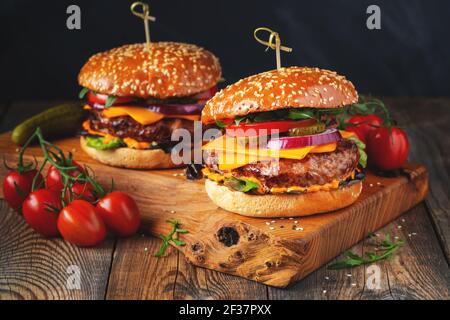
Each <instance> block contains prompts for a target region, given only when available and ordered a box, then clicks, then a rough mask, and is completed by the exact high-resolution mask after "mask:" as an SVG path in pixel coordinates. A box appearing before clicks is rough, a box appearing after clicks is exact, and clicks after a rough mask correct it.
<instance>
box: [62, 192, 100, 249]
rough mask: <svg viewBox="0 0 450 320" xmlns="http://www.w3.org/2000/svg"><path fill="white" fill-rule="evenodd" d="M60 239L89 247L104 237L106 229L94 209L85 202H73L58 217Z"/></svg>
mask: <svg viewBox="0 0 450 320" xmlns="http://www.w3.org/2000/svg"><path fill="white" fill-rule="evenodd" d="M58 230H59V232H60V233H61V235H62V237H63V238H64V239H65V240H67V241H69V242H70V243H73V244H75V245H77V246H83V247H91V246H95V245H97V244H99V243H100V242H101V241H103V239H104V238H105V236H106V227H105V224H104V223H103V220H102V218H101V217H100V215H99V213H98V212H97V210H96V209H95V207H94V206H93V205H92V204H90V203H89V202H87V201H85V200H74V201H72V202H71V203H70V204H69V205H68V206H67V207H65V208H63V209H62V210H61V212H60V214H59V217H58Z"/></svg>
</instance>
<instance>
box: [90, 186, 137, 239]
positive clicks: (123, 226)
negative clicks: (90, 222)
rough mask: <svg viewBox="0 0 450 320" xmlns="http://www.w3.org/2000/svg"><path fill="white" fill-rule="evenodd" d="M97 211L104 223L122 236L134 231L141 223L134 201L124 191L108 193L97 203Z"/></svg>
mask: <svg viewBox="0 0 450 320" xmlns="http://www.w3.org/2000/svg"><path fill="white" fill-rule="evenodd" d="M97 211H98V213H100V215H101V216H102V218H103V221H105V223H106V225H107V226H108V227H109V228H110V229H111V230H112V231H113V232H114V233H116V234H118V235H119V236H122V237H126V236H130V235H132V234H134V233H136V231H137V230H138V229H139V225H140V224H141V215H140V213H139V208H138V206H137V204H136V202H135V201H134V200H133V198H131V197H130V196H129V195H128V194H126V193H124V192H120V191H114V192H111V193H108V194H107V195H106V196H105V197H103V198H101V199H100V200H99V202H98V203H97Z"/></svg>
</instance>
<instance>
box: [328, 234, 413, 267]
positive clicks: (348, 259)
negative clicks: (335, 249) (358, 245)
mask: <svg viewBox="0 0 450 320" xmlns="http://www.w3.org/2000/svg"><path fill="white" fill-rule="evenodd" d="M404 243H405V242H404V241H403V240H398V241H395V242H391V236H390V235H389V234H387V235H386V236H385V238H384V240H383V241H382V242H381V243H378V244H377V245H376V246H377V248H376V251H377V252H381V253H382V254H377V253H376V252H372V251H369V252H366V253H365V257H366V258H365V257H361V256H360V255H358V254H356V253H354V252H352V251H347V252H346V253H345V254H344V255H345V259H343V260H340V261H337V262H335V263H332V264H331V265H329V266H328V269H332V270H336V269H345V268H353V267H356V266H361V265H365V264H371V263H374V262H377V261H380V260H383V259H386V258H389V257H390V256H392V254H393V253H394V252H395V251H397V250H398V249H399V248H400V247H401V246H402V245H403V244H404Z"/></svg>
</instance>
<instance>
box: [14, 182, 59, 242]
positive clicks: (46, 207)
mask: <svg viewBox="0 0 450 320" xmlns="http://www.w3.org/2000/svg"><path fill="white" fill-rule="evenodd" d="M59 210H61V200H60V198H59V196H58V195H57V194H56V193H55V192H52V191H50V190H48V189H40V190H36V191H33V192H32V193H30V195H29V196H28V197H27V198H26V199H25V201H24V202H23V208H22V212H23V217H24V218H25V221H26V222H27V223H28V224H29V225H30V226H31V227H32V228H33V229H34V230H36V231H37V232H39V233H40V234H42V235H43V236H46V237H55V236H57V235H58V234H59V233H58V228H57V221H58V213H59Z"/></svg>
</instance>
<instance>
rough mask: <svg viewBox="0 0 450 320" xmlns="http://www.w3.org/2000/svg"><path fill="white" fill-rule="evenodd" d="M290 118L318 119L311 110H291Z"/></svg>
mask: <svg viewBox="0 0 450 320" xmlns="http://www.w3.org/2000/svg"><path fill="white" fill-rule="evenodd" d="M288 118H289V119H292V120H303V119H317V115H316V114H315V112H314V111H313V110H311V109H304V110H302V109H290V110H289V113H288Z"/></svg>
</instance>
